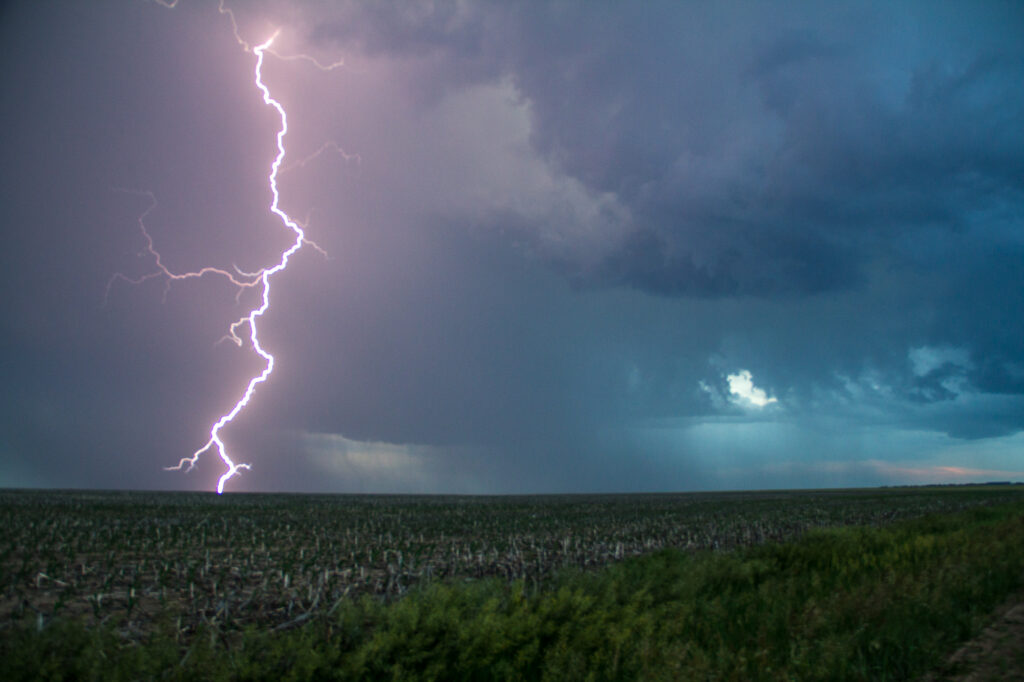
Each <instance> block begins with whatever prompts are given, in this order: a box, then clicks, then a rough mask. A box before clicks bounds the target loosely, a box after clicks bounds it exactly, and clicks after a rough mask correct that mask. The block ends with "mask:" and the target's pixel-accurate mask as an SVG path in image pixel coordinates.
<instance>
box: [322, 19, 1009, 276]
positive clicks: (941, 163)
mask: <svg viewBox="0 0 1024 682" xmlns="http://www.w3.org/2000/svg"><path fill="white" fill-rule="evenodd" d="M1014 26H1016V27H1017V28H1018V29H1019V28H1021V27H1022V26H1024V17H1022V14H1021V12H1020V11H1019V9H1014V8H1013V7H1012V6H1009V5H1003V4H998V5H997V4H992V5H985V6H977V7H972V6H970V5H968V4H959V5H941V6H934V5H932V4H919V5H907V4H903V5H901V6H899V7H893V6H890V5H887V4H877V5H865V4H863V3H855V4H840V5H833V6H831V7H829V8H827V10H825V9H823V8H820V7H813V6H810V5H807V4H791V5H783V6H781V7H771V8H767V7H759V6H756V5H754V6H750V5H743V6H741V7H737V6H735V5H733V4H731V3H722V4H718V5H714V6H697V5H681V4H679V3H646V4H645V5H644V6H643V7H639V8H633V9H632V10H631V11H628V12H623V11H619V10H617V9H616V8H613V7H608V6H605V7H598V8H595V7H593V6H592V5H586V4H583V3H580V4H575V3H560V4H557V5H553V6H548V5H541V6H537V5H526V6H505V5H500V6H499V5H490V4H480V5H469V6H466V5H457V4H454V3H451V4H449V3H436V4H430V5H417V6H416V7H415V8H409V7H407V6H404V5H402V4H399V5H398V6H397V7H396V6H391V5H387V4H373V5H371V6H368V7H363V6H360V5H356V6H354V7H350V8H348V9H347V10H346V11H344V12H342V16H341V17H339V18H338V19H336V20H334V21H326V22H325V21H323V20H322V19H321V21H320V23H318V24H317V26H316V27H315V29H314V30H312V32H311V35H312V37H313V39H315V40H320V41H331V42H336V43H337V44H340V45H342V46H345V47H347V48H351V47H356V48H358V49H362V50H365V51H366V52H367V53H369V54H380V53H385V54H389V55H399V56H400V57H404V58H408V59H413V60H415V59H419V60H420V61H419V63H418V69H419V71H418V72H417V78H418V79H419V85H418V86H417V88H418V89H420V90H421V91H423V92H427V93H433V94H434V95H435V96H440V94H439V93H444V92H446V91H448V90H449V89H450V88H453V87H458V86H459V85H462V84H464V83H465V81H466V80H467V79H477V80H483V79H493V78H500V77H508V78H511V79H512V82H514V83H515V85H516V87H517V89H518V91H519V93H520V94H521V96H522V97H523V98H524V99H525V100H526V101H527V102H528V103H529V107H530V113H531V123H532V126H533V130H532V141H533V144H534V146H535V148H536V149H537V151H538V152H539V153H540V154H542V155H543V156H544V157H545V158H546V159H548V160H549V162H551V163H552V164H554V165H555V166H557V167H558V168H560V169H562V170H563V171H564V172H566V173H568V174H569V175H571V176H572V177H574V178H576V179H578V180H580V181H581V182H583V183H584V184H585V185H586V186H587V187H589V188H591V189H593V190H594V191H596V192H611V193H613V194H614V195H615V196H616V197H617V198H618V200H619V201H621V202H622V203H623V204H624V205H625V206H626V208H627V209H628V210H629V212H630V214H631V220H630V221H629V223H628V224H627V225H624V226H623V228H624V234H623V236H622V237H621V239H620V241H619V242H618V244H608V245H606V246H607V247H608V250H609V252H608V253H607V254H606V258H605V261H604V262H603V263H601V264H600V265H598V266H597V267H596V268H593V269H592V270H591V271H589V272H586V273H584V274H585V275H586V277H588V278H589V279H591V280H592V281H595V282H601V281H607V282H609V283H612V284H628V285H632V286H637V287H639V288H641V289H644V290H648V291H653V292H657V293H662V294H669V295H705V294H707V295H722V294H741V295H768V296H770V295H775V294H790V293H794V292H797V293H800V292H806V293H812V292H818V291H828V290H834V289H839V288H845V287H849V286H856V285H857V284H858V283H860V282H862V279H863V269H864V267H866V266H867V265H868V264H869V263H870V262H872V261H873V260H875V259H878V258H883V257H899V258H904V259H906V264H907V265H913V264H914V262H913V259H910V258H907V253H906V252H907V251H910V250H912V249H913V242H915V241H922V240H924V241H931V240H936V239H937V240H940V241H942V240H951V241H955V240H956V239H957V238H956V236H955V233H956V232H963V231H965V230H971V229H972V228H976V227H977V223H978V222H979V220H978V217H979V215H987V214H988V213H990V212H993V211H994V212H999V211H1005V210H1007V209H1011V210H1012V208H1011V207H1014V206H1019V205H1020V202H1021V200H1022V196H1021V190H1022V186H1021V177H1024V174H1022V170H1024V132H1022V130H1024V129H1022V127H1021V126H1020V125H1018V123H1019V121H1020V120H1022V118H1024V95H1022V90H1021V88H1019V87H1015V84H1018V83H1020V82H1021V80H1022V79H1024V50H1022V48H1021V46H1020V42H1019V40H1018V39H1017V35H1018V34H1017V32H1016V31H1015V30H1013V27H1014ZM537 229H538V230H543V229H544V226H543V225H540V226H537ZM951 233H954V234H951ZM567 265H569V266H571V265H572V264H571V263H570V264H567ZM924 265H927V263H925V264H924Z"/></svg>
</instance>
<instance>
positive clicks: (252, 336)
mask: <svg viewBox="0 0 1024 682" xmlns="http://www.w3.org/2000/svg"><path fill="white" fill-rule="evenodd" d="M153 1H154V2H155V3H156V4H159V5H162V6H164V7H166V8H168V9H174V7H175V6H176V5H177V3H178V0H153ZM218 12H219V13H220V14H221V15H226V16H227V17H228V18H229V19H230V21H231V28H232V31H233V32H234V36H235V40H236V41H237V42H238V44H239V45H240V46H241V47H242V48H243V49H244V50H245V51H246V52H252V53H253V54H254V55H255V56H256V66H255V70H254V76H255V79H254V82H255V85H256V87H257V89H258V90H259V91H260V93H261V94H262V95H263V102H264V103H265V104H266V105H267V106H270V107H273V109H274V110H275V111H276V112H277V115H278V117H279V118H280V121H281V125H280V128H278V131H277V138H276V139H277V156H276V157H275V158H274V161H273V163H271V165H270V173H269V175H268V176H267V184H268V185H269V187H270V192H271V195H272V200H271V202H270V206H269V209H270V212H271V213H273V214H274V215H276V216H277V217H278V219H280V221H281V223H282V225H283V226H284V227H286V228H287V229H289V230H291V231H292V233H293V234H294V235H295V241H294V242H292V244H291V246H290V247H289V248H287V249H286V250H285V251H283V252H282V253H281V256H280V258H279V260H278V262H277V264H276V265H273V266H270V267H266V268H263V269H261V270H258V271H256V272H245V271H244V270H241V269H240V268H239V267H238V266H234V272H231V271H229V270H224V269H221V268H216V267H204V268H202V269H200V270H196V271H192V272H184V273H175V272H172V271H171V270H170V269H169V268H167V267H166V266H165V265H164V263H163V259H162V258H161V256H160V253H159V252H158V251H157V250H156V246H155V244H154V241H153V238H152V236H151V235H150V233H149V231H148V230H147V229H146V224H145V219H146V217H147V216H148V215H149V213H150V212H151V211H153V210H154V209H155V208H156V205H157V203H156V197H155V196H154V194H153V193H152V192H149V191H140V190H132V189H123V188H116V189H117V190H118V191H122V192H128V193H131V194H136V195H140V196H146V197H148V198H149V201H150V203H149V206H148V207H147V208H146V209H145V210H144V211H143V212H142V214H141V215H140V216H139V218H138V225H139V229H140V231H141V232H142V235H143V237H144V238H145V240H146V248H145V249H144V250H143V251H142V253H141V254H140V255H148V256H150V257H152V259H153V261H154V263H155V267H156V269H155V270H154V271H153V272H150V273H148V274H145V275H142V276H141V277H135V278H133V277H128V276H126V275H124V274H121V273H116V274H115V275H113V276H112V277H111V278H110V281H109V282H108V283H107V290H106V296H105V297H104V300H106V297H108V296H109V294H110V289H111V287H112V286H113V285H114V283H115V282H117V281H119V280H121V281H125V282H128V283H131V284H140V283H142V282H144V281H147V280H150V279H154V278H159V277H163V278H164V279H165V288H164V296H165V297H166V295H167V292H168V290H169V289H170V286H171V284H172V283H173V282H175V281H180V280H186V279H193V278H201V277H203V276H205V275H218V276H221V277H224V278H226V279H227V280H228V281H229V282H230V283H231V284H232V285H234V286H235V287H236V288H237V290H238V292H237V296H236V300H240V298H241V295H242V292H243V291H245V290H247V289H259V290H260V292H261V295H260V297H259V305H258V306H257V307H255V308H253V309H252V310H250V311H249V313H248V314H246V315H244V316H242V317H241V318H239V319H238V320H236V321H235V322H233V323H232V324H231V325H230V327H229V329H228V333H227V334H225V336H224V337H222V338H221V341H223V340H225V339H227V340H230V341H232V342H233V343H234V344H235V345H237V346H239V347H241V346H243V345H244V343H245V341H244V336H245V334H244V330H245V329H246V328H248V338H249V342H250V343H251V344H252V347H253V350H254V351H255V352H256V353H257V354H258V355H259V356H260V357H261V358H263V361H264V362H265V365H264V367H263V371H261V372H260V373H259V374H256V375H255V376H253V377H252V378H251V379H250V380H249V383H248V384H247V385H246V388H245V391H244V392H243V393H242V395H241V397H240V398H239V399H238V401H237V402H236V403H235V405H234V407H232V408H231V409H230V410H229V411H228V412H226V413H225V414H223V415H221V417H220V418H218V419H217V420H216V421H215V422H214V424H213V426H212V427H211V429H210V438H209V440H207V441H206V443H205V444H204V445H203V446H202V447H201V448H199V449H198V450H196V451H195V452H194V453H192V455H191V456H190V457H183V458H182V459H181V460H179V461H178V463H177V464H176V465H174V466H170V467H164V468H165V469H166V470H168V471H181V470H184V471H186V472H187V471H190V470H191V469H192V468H193V467H194V466H195V465H196V463H197V462H198V461H199V458H200V456H201V455H203V453H205V452H208V451H210V450H216V452H217V454H218V456H219V457H220V459H221V461H222V462H223V463H224V466H225V467H226V470H225V471H224V473H223V474H222V475H221V477H220V478H219V479H218V480H217V493H218V494H222V493H223V492H224V485H225V484H226V483H227V482H228V481H229V480H230V479H231V478H232V477H233V476H235V475H236V474H238V473H239V472H241V471H242V470H243V469H246V470H248V469H250V468H251V467H250V465H249V464H247V463H244V462H238V463H236V462H235V461H234V460H233V459H232V458H231V456H230V455H229V454H228V451H227V446H226V445H225V444H224V441H223V440H222V438H221V430H222V429H223V428H224V427H225V426H227V425H228V424H230V423H231V422H232V421H233V420H234V419H235V417H237V416H238V414H239V413H240V412H241V411H242V410H243V409H245V406H246V405H248V404H249V401H250V400H251V399H252V396H253V393H254V392H255V390H256V387H257V386H258V385H259V384H262V383H263V382H265V381H266V380H267V379H268V378H269V377H270V375H271V373H273V371H274V356H273V355H271V354H270V353H268V352H267V351H266V349H264V348H263V346H262V344H261V343H260V339H259V334H258V332H257V329H258V327H257V321H258V320H259V318H261V317H263V314H264V313H266V312H267V310H268V309H269V308H270V283H271V278H272V277H273V276H274V275H276V274H277V273H279V272H281V271H282V270H284V269H285V268H286V267H288V261H289V259H290V258H291V257H292V255H294V254H295V253H296V252H297V251H298V250H299V249H301V248H302V247H303V245H309V246H310V247H312V248H313V249H315V250H317V251H319V252H320V253H321V254H323V255H324V256H326V255H327V254H326V253H325V252H324V250H323V249H321V248H320V247H319V246H317V244H316V243H314V242H313V241H311V240H309V239H308V238H307V237H306V234H305V231H304V224H303V223H300V222H298V221H296V220H295V219H293V218H292V217H291V216H289V215H288V214H287V213H286V212H285V211H284V210H283V209H281V207H280V193H279V192H278V187H277V179H278V175H279V174H281V173H285V172H287V171H289V170H291V169H294V168H301V167H303V166H305V165H306V164H307V163H309V162H311V161H313V160H314V159H316V158H317V157H319V156H320V155H321V154H324V153H325V152H328V151H333V152H336V153H338V154H340V155H341V156H342V157H344V159H345V160H346V161H351V160H354V161H356V162H360V161H361V159H360V158H359V156H358V155H357V154H347V153H346V152H345V151H344V150H343V149H342V148H341V147H339V146H338V145H337V143H335V142H328V143H325V144H324V145H323V146H321V148H320V149H318V150H317V151H316V152H314V153H313V154H311V155H310V156H308V157H306V158H304V159H300V160H298V161H295V162H293V163H292V164H291V165H289V166H286V167H282V163H283V161H284V158H285V147H284V139H285V136H286V135H287V134H288V115H287V113H286V112H285V109H284V106H283V105H282V104H281V103H280V102H279V101H278V100H276V99H274V97H273V96H272V95H271V94H270V89H269V88H268V87H267V85H266V83H264V81H263V62H264V57H265V55H267V54H272V55H274V56H276V57H277V58H279V59H282V60H295V59H301V60H305V61H309V62H311V63H312V64H313V65H314V66H315V67H316V68H318V69H320V70H322V71H332V70H334V69H336V68H339V67H342V66H344V63H343V62H341V61H339V62H334V63H330V64H323V63H321V62H319V61H318V60H316V59H315V58H313V57H310V56H308V55H305V54H297V55H283V54H279V53H277V52H274V51H273V50H272V49H271V45H272V44H273V43H274V40H275V39H276V38H277V37H278V35H279V34H280V32H281V31H280V29H278V30H277V31H275V32H274V34H273V35H272V36H270V38H268V39H267V40H266V41H264V42H263V43H262V44H260V45H256V46H255V47H254V46H252V45H251V44H250V43H248V42H247V41H245V40H244V39H243V38H242V36H241V35H240V33H239V30H238V23H237V22H236V20H235V15H234V12H233V11H232V10H231V9H230V8H228V7H227V6H226V5H225V0H220V2H219V4H218Z"/></svg>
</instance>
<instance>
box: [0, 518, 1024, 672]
mask: <svg viewBox="0 0 1024 682" xmlns="http://www.w3.org/2000/svg"><path fill="white" fill-rule="evenodd" d="M1022 572H1024V505H1022V504H1021V503H1014V504H1008V505H1002V506H998V507H986V508H976V509H971V510H967V511H963V512H958V513H954V514H948V515H940V516H930V517H924V518H920V519H917V520H913V521H908V522H901V523H897V524H894V525H890V526H886V527H882V528H870V527H853V528H849V527H848V528H838V529H826V530H818V531H813V532H810V533H808V534H806V535H805V536H804V537H803V538H801V539H799V540H797V541H793V542H787V543H778V544H774V543H768V544H763V545H758V546H753V547H748V548H743V549H738V550H735V551H732V552H717V553H716V552H698V553H690V554H688V553H683V552H679V551H675V550H663V551H660V552H657V553H654V554H650V555H646V556H641V557H637V558H633V559H629V560H626V561H623V562H621V563H618V564H614V565H610V566H607V567H605V568H602V569H600V570H598V571H592V572H580V571H565V572H562V573H560V574H559V575H558V576H556V577H555V578H552V579H551V580H549V581H548V582H546V583H544V584H542V585H541V586H540V587H539V588H535V587H528V586H527V585H526V584H525V583H524V582H522V581H517V582H512V583H508V582H505V581H500V580H497V579H486V580H479V581H471V582H456V583H446V582H435V583H431V584H428V585H425V586H424V587H422V588H419V589H416V590H413V591H411V592H410V593H408V594H407V595H406V596H404V597H403V598H401V599H398V600H395V601H391V602H385V601H382V600H380V599H375V598H372V597H364V598H363V599H361V600H360V601H352V602H345V603H341V604H339V606H338V608H337V609H335V610H334V612H333V613H332V614H330V615H329V616H327V615H325V616H322V617H319V618H317V619H314V620H311V621H310V622H308V623H305V624H304V625H301V626H298V627H295V628H293V629H289V630H284V631H262V630H257V629H253V628H249V629H246V630H244V631H237V632H228V633H224V632H221V631H218V630H217V629H215V628H207V629H204V630H201V631H200V632H198V633H196V635H195V636H194V637H192V638H191V639H190V640H188V641H179V639H178V635H177V632H176V631H175V630H174V628H173V626H172V624H171V623H170V622H168V623H167V624H165V626H163V627H160V628H158V629H157V630H155V631H154V632H153V633H152V634H150V635H148V636H147V637H146V638H144V639H143V640H142V642H141V644H140V643H138V640H132V639H125V638H124V637H122V636H121V635H120V634H119V632H118V630H117V628H116V627H115V626H114V625H113V624H107V625H104V626H100V627H87V626H85V625H84V624H81V623H78V622H74V621H63V622H62V621H60V620H55V621H54V622H52V623H51V624H48V625H46V626H45V627H43V628H42V630H39V629H38V628H37V627H36V626H35V624H34V623H32V622H28V621H26V623H25V624H24V625H23V626H19V627H18V628H14V629H9V630H7V631H6V632H3V633H2V636H0V678H2V679H5V680H21V679H26V680H27V679H32V680H62V679H79V680H90V679H92V680H100V679H102V680H130V679H154V680H158V679H159V680H179V679H211V680H220V679H237V680H262V679H275V680H277V679H280V680H330V679H338V680H353V679H389V680H404V679H410V680H412V679H415V680H419V679H425V680H430V679H435V680H448V679H467V680H468V679H471V680H479V679H484V680H486V679H500V680H505V679H509V680H535V679H551V680H630V679H645V680H680V679H682V680H691V679H692V680H704V679H714V680H790V679H799V680H902V679H912V678H913V677H915V676H917V675H919V674H921V673H924V672H926V671H927V670H929V669H930V668H932V667H934V666H935V665H937V664H938V663H939V662H940V661H941V660H942V658H943V656H944V655H946V654H948V653H949V652H950V651H952V650H953V649H955V647H956V645H957V643H958V642H961V641H963V640H965V639H967V638H968V637H970V636H971V635H972V634H974V633H975V632H977V630H978V629H979V628H980V627H981V626H982V625H983V624H984V619H985V617H986V616H987V615H988V614H989V612H990V611H991V610H992V608H993V607H994V606H995V605H996V604H998V603H999V602H1000V601H1001V600H1002V599H1004V598H1005V597H1006V595H1008V594H1009V593H1011V592H1012V591H1013V590H1015V589H1018V588H1019V587H1020V586H1021V584H1022V578H1024V575H1022ZM166 620H168V621H170V617H168V618H167V619H166Z"/></svg>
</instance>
